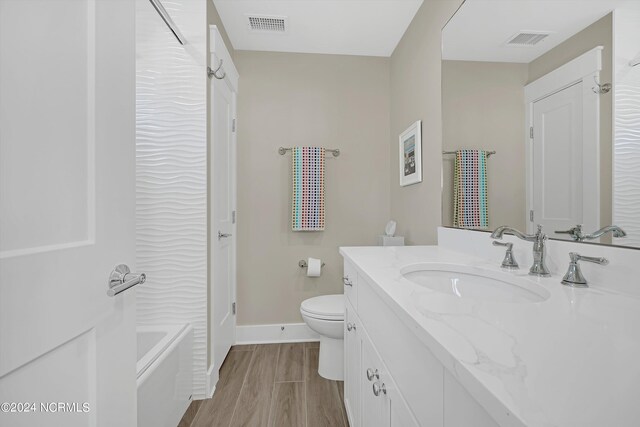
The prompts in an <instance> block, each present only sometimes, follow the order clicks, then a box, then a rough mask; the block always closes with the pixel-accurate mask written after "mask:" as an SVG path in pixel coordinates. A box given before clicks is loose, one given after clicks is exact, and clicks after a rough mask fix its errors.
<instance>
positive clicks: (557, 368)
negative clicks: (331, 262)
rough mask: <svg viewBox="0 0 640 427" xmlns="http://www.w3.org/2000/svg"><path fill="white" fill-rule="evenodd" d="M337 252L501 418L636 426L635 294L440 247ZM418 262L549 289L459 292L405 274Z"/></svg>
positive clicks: (639, 329)
mask: <svg viewBox="0 0 640 427" xmlns="http://www.w3.org/2000/svg"><path fill="white" fill-rule="evenodd" d="M340 253H341V254H342V255H343V256H344V257H345V258H347V259H349V260H350V261H351V262H352V263H353V264H354V265H355V267H356V268H357V270H358V273H359V274H360V275H361V276H363V277H364V278H365V279H367V281H368V282H370V283H371V284H372V285H374V289H375V291H376V292H377V293H378V294H379V295H380V296H381V298H383V299H384V300H385V302H387V304H388V305H389V306H390V307H391V308H392V309H393V310H394V311H395V313H396V314H397V315H398V317H399V318H400V319H401V320H402V321H403V322H405V324H407V325H408V326H410V327H411V329H412V330H414V331H415V333H416V335H417V336H418V338H419V339H420V340H422V342H423V343H424V344H425V345H426V346H427V347H428V348H429V349H430V350H431V351H432V352H433V354H434V355H435V356H436V357H437V358H438V359H439V360H440V362H441V363H442V364H443V365H444V366H445V368H446V369H448V370H449V372H451V373H452V374H453V375H454V376H455V377H456V379H457V380H458V381H459V382H460V383H461V384H462V385H463V386H464V387H465V388H466V389H467V390H468V391H469V392H470V393H471V395H472V396H474V398H475V399H476V400H478V402H479V403H480V404H481V405H482V406H483V407H484V408H485V410H487V412H488V413H489V414H491V415H492V416H493V417H494V419H495V420H496V421H497V422H499V423H500V425H503V426H563V427H569V426H576V427H588V426H594V427H596V426H597V427H623V426H640V299H638V298H635V297H630V296H628V295H624V294H620V293H616V292H613V291H611V292H609V291H607V290H603V289H602V288H597V289H594V288H587V289H574V288H570V287H567V286H562V285H561V284H560V280H561V277H560V276H558V275H554V276H552V277H550V278H536V277H532V276H529V275H528V274H527V272H528V266H521V269H520V270H517V271H515V272H505V271H504V270H502V269H500V267H499V264H500V261H501V260H491V261H488V260H486V259H480V258H477V257H473V256H470V255H467V254H463V253H460V252H454V251H452V250H448V249H444V248H441V247H438V246H408V247H345V248H341V249H340ZM417 263H445V264H449V265H450V264H458V265H461V266H467V268H469V267H471V268H476V269H478V272H480V271H489V272H494V273H500V272H505V273H506V274H509V275H511V276H516V277H517V278H518V280H524V281H527V283H530V284H531V286H532V287H536V286H538V287H542V288H544V289H546V291H548V295H549V298H548V299H546V300H545V301H543V302H536V303H531V302H526V303H494V302H484V301H478V300H472V299H463V298H459V297H457V296H454V295H448V294H446V293H442V292H437V291H434V290H431V289H429V288H427V287H423V286H420V285H418V284H415V283H413V282H411V281H409V280H408V279H406V278H405V277H403V276H402V275H401V273H400V270H401V268H403V267H406V266H408V265H412V264H417ZM639 285H640V284H639ZM545 293H546V292H545ZM416 325H417V326H419V327H418V328H415V326H416Z"/></svg>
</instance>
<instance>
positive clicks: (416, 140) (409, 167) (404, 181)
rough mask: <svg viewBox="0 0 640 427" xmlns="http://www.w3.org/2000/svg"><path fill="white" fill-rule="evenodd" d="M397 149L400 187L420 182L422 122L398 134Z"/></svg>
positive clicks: (419, 121)
mask: <svg viewBox="0 0 640 427" xmlns="http://www.w3.org/2000/svg"><path fill="white" fill-rule="evenodd" d="M398 147H399V151H398V153H399V161H400V163H399V165H400V186H401V187H405V186H407V185H411V184H417V183H418V182H422V120H418V121H417V122H415V123H413V124H412V125H411V126H409V127H408V128H407V129H406V130H405V131H404V132H402V133H401V134H400V137H399V138H398Z"/></svg>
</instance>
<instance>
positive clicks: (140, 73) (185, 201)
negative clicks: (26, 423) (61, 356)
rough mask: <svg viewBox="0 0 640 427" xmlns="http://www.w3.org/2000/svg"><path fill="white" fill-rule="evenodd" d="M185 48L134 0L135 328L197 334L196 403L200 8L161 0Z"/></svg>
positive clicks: (201, 247) (197, 379)
mask: <svg viewBox="0 0 640 427" xmlns="http://www.w3.org/2000/svg"><path fill="white" fill-rule="evenodd" d="M163 5H164V6H165V8H166V9H167V11H168V12H169V14H170V15H171V17H172V18H173V20H174V21H175V22H176V24H177V25H178V27H179V28H180V30H181V32H182V33H183V34H184V36H185V38H186V39H187V41H188V44H187V45H185V46H182V45H180V44H179V43H178V41H177V40H176V39H175V37H174V36H173V34H171V32H169V30H168V28H167V26H166V25H165V24H164V22H163V21H162V20H161V18H160V16H159V15H158V14H157V13H156V12H155V10H154V9H153V7H152V6H151V4H150V3H149V1H147V0H137V17H136V27H137V28H136V32H137V54H136V196H137V206H136V230H137V235H136V241H137V269H138V271H143V272H145V273H146V274H147V278H148V279H147V283H146V284H145V285H144V286H140V287H139V288H138V294H137V295H138V297H137V309H138V324H141V325H152V324H178V323H190V324H191V325H193V328H194V351H193V354H194V363H193V366H194V375H193V378H194V390H193V397H194V398H204V397H205V389H206V360H207V332H206V331H207V329H206V328H207V324H206V322H207V216H206V215H207V192H206V188H207V187H206V185H207V169H206V167H207V164H206V157H207V144H206V74H205V66H204V64H205V61H206V46H205V41H206V25H205V24H206V22H205V20H204V17H205V16H206V10H205V8H206V2H205V1H192V0H183V1H168V0H167V1H163Z"/></svg>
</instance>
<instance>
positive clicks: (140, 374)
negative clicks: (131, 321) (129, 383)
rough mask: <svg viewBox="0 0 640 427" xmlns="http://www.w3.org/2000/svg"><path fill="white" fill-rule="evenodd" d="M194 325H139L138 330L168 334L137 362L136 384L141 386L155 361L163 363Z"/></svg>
mask: <svg viewBox="0 0 640 427" xmlns="http://www.w3.org/2000/svg"><path fill="white" fill-rule="evenodd" d="M192 329H193V327H192V326H191V324H189V323H185V324H180V325H153V326H138V327H136V333H138V332H166V333H167V336H166V337H164V338H163V339H161V340H160V341H159V342H158V343H157V344H156V345H154V346H153V347H152V348H151V349H150V350H149V351H148V352H147V353H146V354H145V355H144V356H143V357H142V358H141V359H140V360H138V361H137V363H136V384H137V387H140V386H141V385H142V384H143V383H144V382H145V381H146V379H147V378H148V377H149V375H150V374H151V373H152V372H153V370H149V368H150V367H151V366H152V365H153V364H154V363H161V362H162V361H163V360H164V359H165V358H166V357H167V356H168V355H169V354H170V353H171V351H172V350H173V349H174V348H175V347H177V346H178V344H179V343H180V342H181V341H182V338H183V337H184V336H185V335H186V334H187V333H189V331H191V330H192Z"/></svg>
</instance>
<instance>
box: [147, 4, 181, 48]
mask: <svg viewBox="0 0 640 427" xmlns="http://www.w3.org/2000/svg"><path fill="white" fill-rule="evenodd" d="M149 1H150V2H151V4H152V5H153V7H154V8H155V10H156V12H158V15H160V18H162V20H163V21H164V23H165V24H167V27H169V30H171V32H172V33H173V35H174V36H175V37H176V39H178V43H180V44H182V45H184V44H185V43H186V40H185V39H184V36H183V35H182V33H181V32H180V30H179V29H178V26H177V25H176V23H175V22H173V19H171V16H170V15H169V13H168V12H167V10H166V9H165V8H164V6H163V5H162V3H160V0H149Z"/></svg>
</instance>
